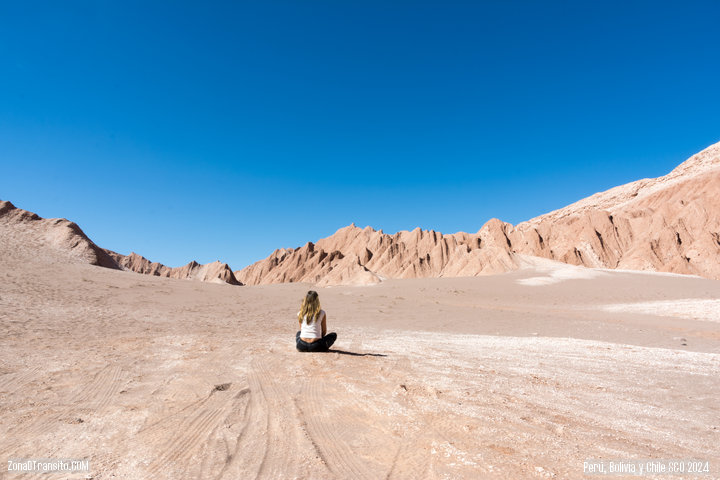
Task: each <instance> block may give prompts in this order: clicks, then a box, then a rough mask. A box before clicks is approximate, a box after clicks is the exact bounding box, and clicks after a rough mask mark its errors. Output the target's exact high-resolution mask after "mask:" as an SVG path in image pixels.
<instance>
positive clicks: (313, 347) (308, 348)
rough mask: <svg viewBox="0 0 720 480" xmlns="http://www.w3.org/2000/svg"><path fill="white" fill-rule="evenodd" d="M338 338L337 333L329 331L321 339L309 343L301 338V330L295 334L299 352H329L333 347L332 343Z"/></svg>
mask: <svg viewBox="0 0 720 480" xmlns="http://www.w3.org/2000/svg"><path fill="white" fill-rule="evenodd" d="M335 340H337V333H335V332H332V333H328V334H327V335H325V336H324V337H322V338H321V339H318V340H315V341H314V342H312V343H308V342H306V341H304V340H300V332H297V333H296V334H295V344H296V346H297V349H298V352H327V351H328V350H330V347H332V344H333V343H335Z"/></svg>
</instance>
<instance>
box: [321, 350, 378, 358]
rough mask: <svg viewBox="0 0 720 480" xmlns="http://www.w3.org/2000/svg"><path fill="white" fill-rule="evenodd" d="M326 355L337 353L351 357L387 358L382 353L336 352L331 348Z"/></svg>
mask: <svg viewBox="0 0 720 480" xmlns="http://www.w3.org/2000/svg"><path fill="white" fill-rule="evenodd" d="M328 353H339V354H340V355H352V356H353V357H387V355H385V354H384V353H357V352H348V351H346V350H337V349H335V348H331V349H330V350H328Z"/></svg>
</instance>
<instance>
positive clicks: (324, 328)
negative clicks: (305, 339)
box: [321, 313, 327, 337]
mask: <svg viewBox="0 0 720 480" xmlns="http://www.w3.org/2000/svg"><path fill="white" fill-rule="evenodd" d="M326 320H327V313H326V314H325V315H323V319H322V324H321V325H322V336H323V337H324V336H325V334H326V333H327V323H326Z"/></svg>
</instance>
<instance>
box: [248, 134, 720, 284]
mask: <svg viewBox="0 0 720 480" xmlns="http://www.w3.org/2000/svg"><path fill="white" fill-rule="evenodd" d="M718 205H720V144H715V145H713V146H711V147H709V148H707V149H705V150H703V151H702V152H700V153H698V154H697V155H694V156H693V157H691V158H690V159H688V160H687V161H685V162H684V163H682V164H681V165H680V166H678V167H677V168H676V169H674V170H673V171H672V172H670V173H669V174H668V175H665V176H663V177H659V178H655V179H644V180H639V181H637V182H633V183H629V184H627V185H622V186H619V187H615V188H612V189H610V190H608V191H606V192H602V193H598V194H595V195H593V196H591V197H588V198H586V199H583V200H580V201H579V202H576V203H574V204H572V205H569V206H567V207H565V208H562V209H560V210H556V211H553V212H550V213H548V214H546V215H542V216H540V217H537V218H534V219H532V220H529V221H527V222H523V223H520V224H518V225H517V226H515V227H513V226H512V225H510V224H508V223H504V222H502V221H500V220H498V219H492V220H490V221H488V222H487V223H486V224H485V225H484V226H483V227H482V228H481V229H480V230H479V231H478V232H477V233H474V234H471V233H464V232H460V233H455V234H451V235H443V234H442V233H439V232H435V231H432V230H431V231H426V230H420V229H419V228H417V229H415V230H413V231H410V232H408V231H401V232H398V233H396V234H394V235H388V234H385V233H383V231H382V230H380V231H376V230H374V229H372V228H370V227H365V228H364V229H361V228H358V227H356V226H355V225H354V224H353V225H350V226H348V227H344V228H341V229H340V230H338V231H337V232H336V233H335V234H333V235H331V236H330V237H327V238H323V239H321V240H319V241H318V242H317V243H316V244H312V243H308V244H306V245H305V246H303V247H300V248H297V249H281V250H276V251H275V252H273V254H272V255H270V257H268V258H266V259H264V260H261V261H259V262H256V263H254V264H252V265H250V266H248V267H246V268H245V269H243V270H240V271H237V272H235V275H236V277H237V278H238V279H239V280H240V281H242V282H244V283H246V284H251V285H254V284H261V283H281V282H313V283H317V284H319V285H333V284H372V283H377V282H380V281H382V280H383V279H385V278H421V277H444V276H474V275H481V274H490V273H499V272H506V271H509V270H513V269H516V268H518V267H519V266H520V265H521V263H522V262H521V261H520V260H519V258H518V255H519V254H520V255H531V256H537V257H544V258H548V259H552V260H557V261H561V262H565V263H569V264H572V265H583V266H586V267H602V268H622V269H633V270H650V271H661V272H674V273H683V274H695V275H700V276H703V277H707V278H716V279H717V278H720V209H719V208H718Z"/></svg>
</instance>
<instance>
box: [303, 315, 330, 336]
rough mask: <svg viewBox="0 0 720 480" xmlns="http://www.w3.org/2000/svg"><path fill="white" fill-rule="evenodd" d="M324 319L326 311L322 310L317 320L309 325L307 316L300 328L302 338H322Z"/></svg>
mask: <svg viewBox="0 0 720 480" xmlns="http://www.w3.org/2000/svg"><path fill="white" fill-rule="evenodd" d="M324 318H325V310H320V313H318V316H317V319H315V321H314V322H312V323H311V324H309V325H308V323H307V315H306V316H305V318H303V321H302V325H301V326H300V338H322V321H323V319H324Z"/></svg>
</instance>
